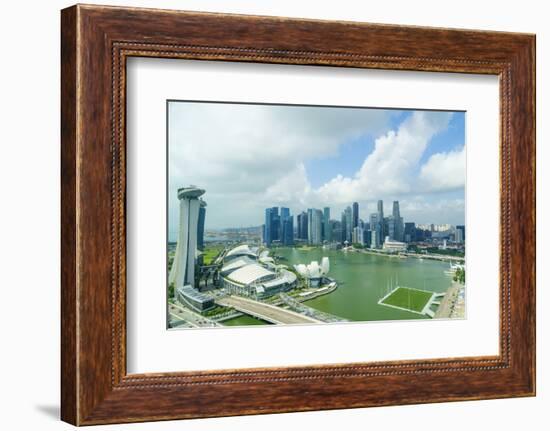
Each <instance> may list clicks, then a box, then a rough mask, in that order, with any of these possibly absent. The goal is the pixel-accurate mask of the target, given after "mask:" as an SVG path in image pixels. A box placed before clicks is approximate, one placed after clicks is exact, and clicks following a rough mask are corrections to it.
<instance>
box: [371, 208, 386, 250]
mask: <svg viewBox="0 0 550 431" xmlns="http://www.w3.org/2000/svg"><path fill="white" fill-rule="evenodd" d="M378 225H379V228H378V229H376V230H377V232H378V238H377V243H378V245H380V244H382V239H383V238H384V236H385V235H386V230H385V228H384V227H385V226H384V201H382V200H379V201H378ZM371 229H373V226H372V225H371ZM373 230H374V229H373Z"/></svg>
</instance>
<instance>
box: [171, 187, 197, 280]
mask: <svg viewBox="0 0 550 431" xmlns="http://www.w3.org/2000/svg"><path fill="white" fill-rule="evenodd" d="M204 192H205V191H204V190H203V189H199V188H198V187H196V186H189V187H183V188H181V189H178V199H179V201H180V219H179V233H178V244H177V246H176V254H175V256H174V261H173V262H172V268H171V269H170V274H169V276H168V282H169V283H173V284H174V287H175V288H178V287H182V286H184V285H188V284H189V285H191V286H194V285H195V264H196V259H197V237H198V224H199V212H200V207H201V203H200V201H199V197H200V196H202V195H203V194H204Z"/></svg>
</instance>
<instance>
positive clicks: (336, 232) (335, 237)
mask: <svg viewBox="0 0 550 431" xmlns="http://www.w3.org/2000/svg"><path fill="white" fill-rule="evenodd" d="M330 231H331V238H332V241H335V242H342V222H340V221H338V220H331V221H330Z"/></svg>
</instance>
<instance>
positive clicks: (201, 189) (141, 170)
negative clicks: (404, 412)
mask: <svg viewBox="0 0 550 431" xmlns="http://www.w3.org/2000/svg"><path fill="white" fill-rule="evenodd" d="M61 16H62V27H61V44H62V46H61V48H62V65H61V69H62V94H61V102H62V103H61V107H62V112H61V116H62V152H61V163H62V183H61V191H62V196H61V200H62V286H61V291H62V337H61V338H62V346H61V351H62V364H61V365H62V388H61V389H62V390H61V393H62V395H61V396H62V399H61V415H62V419H63V420H65V421H67V422H69V423H72V424H75V425H92V424H105V423H119V422H138V421H152V420H166V419H180V418H198V417H213V416H228V415H243V414H259V413H274V412H290V411H307V410H321V409H336V408H338V409H339V408H353V407H369V406H382V405H396V404H413V403H430V402H442V401H456V400H475V399H489V398H502V397H516V396H533V395H534V394H535V108H534V100H535V79H534V73H535V72H534V70H535V37H534V36H533V35H529V34H514V33H499V32H486V31H472V30H451V29H436V28H422V27H403V26H391V25H378V24H366V23H352V22H330V21H314V20H298V19H288V18H277V17H254V16H241V15H221V14H212V13H196V12H179V11H167V10H148V9H133V8H119V7H104V6H92V5H86V6H83V5H77V6H73V7H70V8H68V9H65V10H63V11H62V15H61ZM250 393H256V394H258V393H261V394H262V396H261V397H258V396H255V397H250Z"/></svg>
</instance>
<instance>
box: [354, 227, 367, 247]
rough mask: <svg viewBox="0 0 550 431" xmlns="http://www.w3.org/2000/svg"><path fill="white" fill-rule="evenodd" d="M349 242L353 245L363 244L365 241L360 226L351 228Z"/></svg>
mask: <svg viewBox="0 0 550 431" xmlns="http://www.w3.org/2000/svg"><path fill="white" fill-rule="evenodd" d="M351 240H352V241H351V242H352V243H353V244H360V245H363V244H364V242H365V239H364V235H363V228H362V227H361V226H356V227H354V228H353V232H352V238H351Z"/></svg>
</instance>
